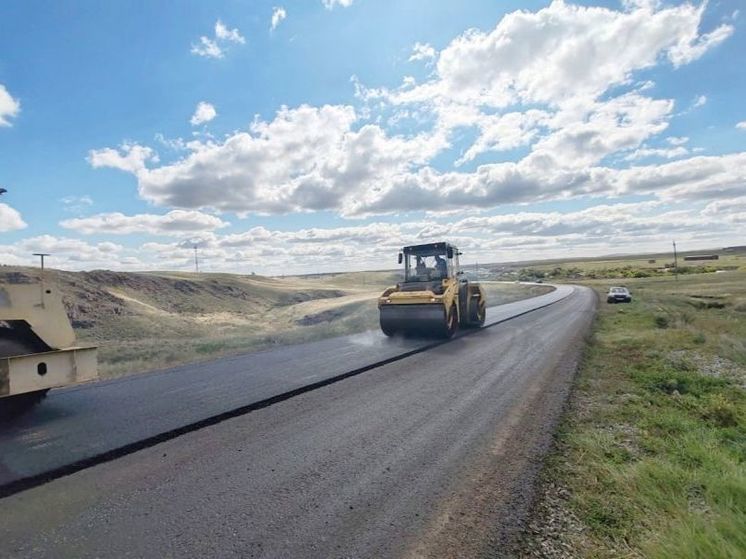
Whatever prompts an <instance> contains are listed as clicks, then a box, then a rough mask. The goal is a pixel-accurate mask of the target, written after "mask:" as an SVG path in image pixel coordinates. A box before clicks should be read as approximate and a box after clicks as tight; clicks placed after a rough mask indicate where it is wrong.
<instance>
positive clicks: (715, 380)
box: [519, 272, 746, 559]
mask: <svg viewBox="0 0 746 559" xmlns="http://www.w3.org/2000/svg"><path fill="white" fill-rule="evenodd" d="M627 285H628V286H629V287H630V288H631V290H632V292H633V296H634V298H635V301H634V302H633V303H632V304H628V305H607V304H606V303H605V298H603V295H604V293H605V290H606V288H607V283H600V282H598V283H595V284H592V286H593V287H595V288H597V289H598V291H599V294H600V296H601V297H602V303H601V305H600V308H599V315H598V319H597V323H596V325H595V331H594V336H593V340H592V342H591V344H590V346H589V348H588V350H587V353H586V357H585V360H584V364H583V367H582V370H581V371H580V373H579V375H578V378H577V380H576V387H575V390H574V393H573V396H572V398H571V402H570V406H569V409H568V412H567V414H566V417H565V419H564V420H563V423H562V425H561V428H560V431H559V433H558V436H557V449H556V451H555V452H554V453H553V454H552V455H551V456H550V458H549V459H548V462H547V465H546V467H545V471H544V473H543V475H542V479H543V481H542V485H541V488H540V491H539V498H538V502H537V505H536V506H535V509H534V516H533V518H532V519H531V521H530V527H529V530H528V531H527V533H526V534H525V537H524V538H523V541H522V543H521V552H520V553H519V555H522V556H525V557H537V556H538V557H652V558H677V559H679V558H681V559H686V558H692V559H694V558H721V557H722V558H736V557H744V554H745V553H746V391H745V390H744V388H745V387H746V351H745V349H746V348H745V347H744V341H745V340H746V313H745V312H743V310H741V309H740V308H739V305H742V302H743V300H744V296H746V273H743V272H733V273H728V274H706V275H701V276H697V277H686V278H681V279H679V280H678V281H675V280H673V279H667V280H659V279H658V280H653V279H646V280H639V281H637V282H627ZM697 301H705V302H712V301H715V302H716V303H717V304H715V305H708V304H704V305H702V304H700V303H698V302H697ZM557 525H559V526H561V528H558V527H557Z"/></svg>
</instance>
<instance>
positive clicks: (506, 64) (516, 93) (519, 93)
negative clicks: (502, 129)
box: [395, 1, 727, 107]
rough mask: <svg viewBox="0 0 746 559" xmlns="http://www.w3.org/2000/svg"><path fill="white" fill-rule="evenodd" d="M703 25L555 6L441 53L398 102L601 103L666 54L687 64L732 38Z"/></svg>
mask: <svg viewBox="0 0 746 559" xmlns="http://www.w3.org/2000/svg"><path fill="white" fill-rule="evenodd" d="M701 19H702V9H701V8H699V7H695V6H693V5H691V4H682V5H680V6H675V7H668V8H664V9H660V10H653V9H652V8H650V7H637V8H636V9H634V10H630V11H626V12H620V11H615V10H611V9H607V8H600V7H581V6H575V5H571V4H566V3H565V2H562V1H554V2H552V4H550V5H549V6H548V7H546V8H544V9H541V10H539V11H537V12H535V13H532V12H528V11H517V12H513V13H510V14H507V15H505V16H504V17H503V18H502V20H501V21H500V22H499V23H498V25H497V26H496V27H495V29H494V30H492V31H491V32H488V33H484V32H481V31H477V30H470V31H467V32H466V33H464V34H463V35H461V36H460V37H458V38H456V39H455V40H453V41H452V42H451V44H450V45H448V46H447V47H446V48H445V49H443V50H442V51H441V52H440V55H439V58H438V64H437V77H436V79H435V80H433V81H431V82H428V83H426V84H423V85H421V86H419V87H418V88H415V90H414V91H412V92H409V93H408V94H406V95H399V96H395V100H398V101H400V102H406V101H417V100H420V101H423V100H424V101H427V100H431V101H432V100H437V99H439V98H440V99H448V100H449V101H450V102H460V103H464V102H469V103H479V104H486V105H489V106H494V107H504V106H507V105H510V104H512V103H515V102H519V101H520V102H524V103H549V104H555V105H556V104H560V103H562V102H563V101H567V100H569V99H572V98H578V97H590V98H595V97H597V96H599V95H600V94H602V93H603V92H604V91H606V90H608V89H609V88H610V87H612V86H614V85H618V84H623V83H627V82H628V81H629V80H630V78H631V75H632V72H634V71H635V70H640V69H644V68H649V67H652V66H654V65H655V64H656V63H658V61H659V57H660V55H661V54H665V55H667V56H668V57H669V58H670V59H672V61H675V64H677V65H680V64H685V63H687V62H689V61H691V60H693V59H694V58H696V57H697V56H701V54H702V53H704V51H706V50H707V49H710V48H713V47H714V46H715V45H716V44H718V43H719V42H721V41H722V40H724V39H725V38H726V37H727V35H726V34H724V33H723V32H722V31H721V32H717V34H716V35H712V36H708V35H700V34H699V32H698V28H699V25H700V22H701ZM713 33H715V32H713Z"/></svg>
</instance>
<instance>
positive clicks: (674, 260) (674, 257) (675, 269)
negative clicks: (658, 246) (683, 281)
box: [673, 241, 679, 281]
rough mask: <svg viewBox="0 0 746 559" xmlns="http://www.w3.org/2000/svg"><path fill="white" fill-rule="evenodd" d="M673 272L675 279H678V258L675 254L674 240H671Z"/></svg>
mask: <svg viewBox="0 0 746 559" xmlns="http://www.w3.org/2000/svg"><path fill="white" fill-rule="evenodd" d="M673 273H674V276H675V277H676V281H678V280H679V258H678V255H677V254H676V241H674V242H673Z"/></svg>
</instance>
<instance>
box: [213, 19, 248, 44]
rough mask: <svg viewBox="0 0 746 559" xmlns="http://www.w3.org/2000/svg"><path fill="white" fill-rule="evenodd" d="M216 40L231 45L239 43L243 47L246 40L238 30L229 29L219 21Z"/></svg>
mask: <svg viewBox="0 0 746 559" xmlns="http://www.w3.org/2000/svg"><path fill="white" fill-rule="evenodd" d="M215 38H216V39H219V40H221V41H227V42H231V43H238V44H241V45H243V44H244V43H245V42H246V39H244V38H243V36H241V33H239V31H238V29H236V28H234V29H228V27H226V26H225V24H224V23H223V22H222V21H220V20H218V21H216V22H215Z"/></svg>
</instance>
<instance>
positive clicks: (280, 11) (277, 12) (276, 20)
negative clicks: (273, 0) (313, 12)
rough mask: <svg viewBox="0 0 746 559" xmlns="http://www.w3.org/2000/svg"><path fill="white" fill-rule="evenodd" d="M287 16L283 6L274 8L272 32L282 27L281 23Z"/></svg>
mask: <svg viewBox="0 0 746 559" xmlns="http://www.w3.org/2000/svg"><path fill="white" fill-rule="evenodd" d="M287 15H288V14H287V12H286V11H285V8H283V7H282V6H275V7H274V8H272V24H271V25H270V30H271V31H274V30H275V29H277V26H278V25H280V22H281V21H282V20H283V19H285V18H286V17H287Z"/></svg>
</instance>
